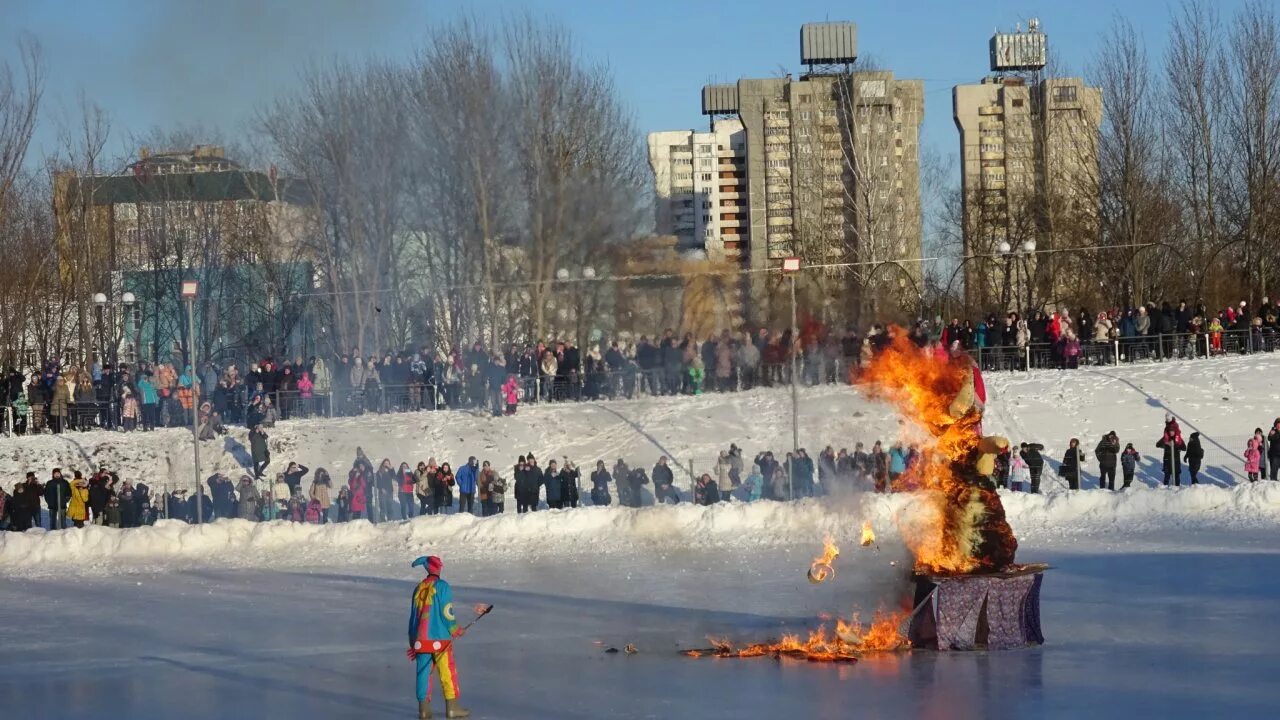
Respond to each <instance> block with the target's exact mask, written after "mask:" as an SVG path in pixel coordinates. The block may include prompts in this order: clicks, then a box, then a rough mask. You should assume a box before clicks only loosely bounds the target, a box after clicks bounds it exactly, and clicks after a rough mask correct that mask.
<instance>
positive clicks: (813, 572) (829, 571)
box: [809, 536, 840, 585]
mask: <svg viewBox="0 0 1280 720" xmlns="http://www.w3.org/2000/svg"><path fill="white" fill-rule="evenodd" d="M838 557H840V548H839V547H837V546H836V543H835V541H834V540H832V539H831V537H830V536H827V538H826V539H825V540H823V541H822V554H821V555H819V556H818V557H816V558H814V559H813V564H812V565H810V566H809V582H811V583H813V584H814V585H818V584H820V583H823V582H825V581H827V580H830V579H831V578H833V577H835V576H836V569H835V567H834V566H833V565H832V563H834V562H835V561H836V558H838Z"/></svg>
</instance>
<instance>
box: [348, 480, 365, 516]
mask: <svg viewBox="0 0 1280 720" xmlns="http://www.w3.org/2000/svg"><path fill="white" fill-rule="evenodd" d="M347 490H348V492H349V493H350V497H351V501H350V502H351V519H352V520H359V519H361V518H363V517H364V516H365V513H366V512H367V511H368V509H369V504H368V498H369V481H368V480H366V479H365V476H364V471H362V470H360V469H359V468H357V467H353V468H351V471H350V472H348V473H347Z"/></svg>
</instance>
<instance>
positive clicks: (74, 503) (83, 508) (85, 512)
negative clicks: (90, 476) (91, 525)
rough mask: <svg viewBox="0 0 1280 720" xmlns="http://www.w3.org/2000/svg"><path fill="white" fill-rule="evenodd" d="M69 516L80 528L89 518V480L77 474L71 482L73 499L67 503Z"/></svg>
mask: <svg viewBox="0 0 1280 720" xmlns="http://www.w3.org/2000/svg"><path fill="white" fill-rule="evenodd" d="M67 518H68V519H70V520H71V524H72V525H75V526H76V527H78V528H82V527H84V524H85V523H86V522H88V520H89V482H88V481H87V480H85V479H84V478H82V477H80V476H79V474H77V476H76V478H75V480H73V481H72V482H71V499H70V501H69V502H68V504H67Z"/></svg>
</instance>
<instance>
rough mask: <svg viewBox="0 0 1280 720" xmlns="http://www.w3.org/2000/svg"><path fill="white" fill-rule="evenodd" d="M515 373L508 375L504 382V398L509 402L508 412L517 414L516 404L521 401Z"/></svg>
mask: <svg viewBox="0 0 1280 720" xmlns="http://www.w3.org/2000/svg"><path fill="white" fill-rule="evenodd" d="M518 387H519V386H518V385H517V383H516V376H515V375H508V376H507V381H506V382H505V383H503V384H502V399H503V400H504V401H505V402H506V403H507V414H508V415H515V414H516V405H517V404H518V403H519V402H520V395H519V391H518Z"/></svg>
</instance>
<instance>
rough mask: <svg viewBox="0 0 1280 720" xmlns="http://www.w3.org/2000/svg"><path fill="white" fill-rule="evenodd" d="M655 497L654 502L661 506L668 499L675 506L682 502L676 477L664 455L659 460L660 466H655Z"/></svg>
mask: <svg viewBox="0 0 1280 720" xmlns="http://www.w3.org/2000/svg"><path fill="white" fill-rule="evenodd" d="M650 477H651V478H653V496H654V501H655V502H657V503H658V504H659V505H661V504H662V503H664V502H666V501H667V500H668V499H670V500H671V503H672V504H673V505H674V504H676V503H679V502H680V495H679V494H678V493H677V492H676V490H675V475H674V474H673V473H672V472H671V466H670V465H667V456H666V455H663V456H661V457H659V458H658V464H657V465H654V466H653V473H652V474H651V475H650Z"/></svg>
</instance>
